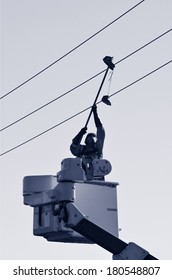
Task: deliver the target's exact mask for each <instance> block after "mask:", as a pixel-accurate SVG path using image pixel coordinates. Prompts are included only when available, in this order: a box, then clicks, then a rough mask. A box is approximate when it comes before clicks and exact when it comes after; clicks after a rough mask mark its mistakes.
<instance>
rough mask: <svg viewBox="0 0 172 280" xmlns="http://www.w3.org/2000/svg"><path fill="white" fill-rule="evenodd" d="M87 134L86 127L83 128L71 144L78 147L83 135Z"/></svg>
mask: <svg viewBox="0 0 172 280" xmlns="http://www.w3.org/2000/svg"><path fill="white" fill-rule="evenodd" d="M86 132H87V127H83V128H82V129H81V130H80V132H79V133H78V134H77V135H76V136H75V138H74V139H73V140H72V142H73V144H75V145H78V144H79V143H80V142H81V140H82V137H83V135H84V134H85V133H86Z"/></svg>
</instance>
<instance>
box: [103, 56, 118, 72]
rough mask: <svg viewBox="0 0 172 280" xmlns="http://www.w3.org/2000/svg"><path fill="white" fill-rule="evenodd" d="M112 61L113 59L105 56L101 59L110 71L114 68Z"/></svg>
mask: <svg viewBox="0 0 172 280" xmlns="http://www.w3.org/2000/svg"><path fill="white" fill-rule="evenodd" d="M112 59H113V57H111V56H105V57H104V58H103V61H104V63H105V64H106V65H107V66H108V67H109V68H110V69H111V70H113V69H114V67H115V64H113V62H112Z"/></svg>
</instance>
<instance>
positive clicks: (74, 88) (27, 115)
mask: <svg viewBox="0 0 172 280" xmlns="http://www.w3.org/2000/svg"><path fill="white" fill-rule="evenodd" d="M171 31H172V28H171V29H169V30H167V31H165V32H164V33H162V34H161V35H159V36H157V37H156V38H154V39H152V40H151V41H149V42H148V43H146V44H145V45H143V46H141V47H140V48H138V49H136V50H135V51H133V52H131V53H130V54H128V55H127V56H125V57H123V58H122V59H120V60H119V61H117V62H116V63H115V65H117V64H118V63H120V62H122V61H124V60H125V59H127V58H129V57H130V56H132V55H134V54H135V53H137V52H138V51H140V50H142V49H143V48H145V47H147V46H148V45H150V44H152V43H153V42H155V41H156V40H158V39H160V38H161V37H163V36H165V35H166V34H168V33H169V32H171ZM105 71H106V70H102V71H101V72H99V73H97V74H96V75H94V76H92V77H90V78H89V79H87V80H85V81H84V82H82V83H80V84H79V85H77V86H75V87H73V88H72V89H70V90H68V91H67V92H65V93H63V94H62V95H60V96H58V97H56V98H54V99H53V100H51V101H49V102H47V103H45V104H44V105H42V106H40V107H39V108H37V109H35V110H33V111H32V112H30V113H28V114H26V115H25V116H23V117H21V118H19V119H18V120H16V121H14V122H12V123H10V124H8V125H7V126H5V127H3V128H1V129H0V132H1V131H3V130H5V129H7V128H9V127H10V126H13V125H14V124H16V123H18V122H20V121H22V120H23V119H25V118H27V117H29V116H30V115H32V114H34V113H36V112H38V111H39V110H41V109H43V108H45V107H46V106H48V105H50V104H51V103H53V102H55V101H57V100H58V99H60V98H62V97H63V96H65V95H67V94H68V93H70V92H72V91H74V90H76V89H77V88H79V87H81V86H82V85H84V84H86V83H87V82H89V81H91V80H92V79H94V78H96V77H97V76H99V75H100V74H102V73H103V72H105Z"/></svg>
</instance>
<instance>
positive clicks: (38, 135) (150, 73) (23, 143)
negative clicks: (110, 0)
mask: <svg viewBox="0 0 172 280" xmlns="http://www.w3.org/2000/svg"><path fill="white" fill-rule="evenodd" d="M171 62H172V60H169V61H168V62H166V63H164V64H163V65H161V66H159V67H157V68H156V69H154V70H152V71H151V72H149V73H147V74H146V75H144V76H142V77H140V78H139V79H137V80H135V81H133V82H132V83H130V84H128V85H126V86H125V87H123V88H121V89H120V90H118V91H116V92H114V93H113V94H111V95H110V96H109V97H112V96H114V95H116V94H118V93H119V92H121V91H123V90H125V89H127V88H129V87H131V86H133V85H134V84H136V83H137V82H140V81H141V80H143V79H145V78H146V77H148V76H150V75H152V74H153V73H155V72H157V71H158V70H160V69H162V68H163V67H165V66H167V65H168V64H170V63H171ZM100 102H101V101H99V102H97V104H98V103H100ZM91 107H92V106H89V107H87V108H85V109H84V110H82V111H80V112H78V113H76V114H74V115H72V116H71V117H69V118H67V119H65V120H64V121H62V122H60V123H58V124H56V125H54V126H52V127H50V128H49V129H47V130H44V131H43V132H41V133H39V134H37V135H35V136H34V137H32V138H30V139H28V140H26V141H25V142H22V143H21V144H19V145H17V146H15V147H13V148H11V149H9V150H7V151H5V152H3V153H2V154H0V156H3V155H5V154H7V153H9V152H11V151H13V150H15V149H17V148H19V147H21V146H23V145H25V144H27V143H28V142H30V141H32V140H34V139H36V138H38V137H40V136H42V135H43V134H45V133H47V132H49V131H50V130H52V129H54V128H56V127H58V126H60V125H62V124H64V123H65V122H67V121H69V120H71V119H73V118H75V117H76V116H78V115H80V114H82V113H84V112H85V111H87V110H89V109H90V108H91Z"/></svg>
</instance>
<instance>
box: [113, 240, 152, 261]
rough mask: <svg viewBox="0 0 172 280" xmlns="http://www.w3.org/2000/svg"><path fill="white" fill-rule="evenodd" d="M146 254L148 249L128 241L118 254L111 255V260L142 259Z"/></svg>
mask: <svg viewBox="0 0 172 280" xmlns="http://www.w3.org/2000/svg"><path fill="white" fill-rule="evenodd" d="M148 255H149V252H148V251H146V250H145V249H143V248H142V247H140V246H138V245H137V244H135V243H133V242H130V243H128V245H127V246H126V247H125V248H124V249H123V250H122V251H121V253H120V254H117V255H113V260H144V259H145V258H146V256H148Z"/></svg>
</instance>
